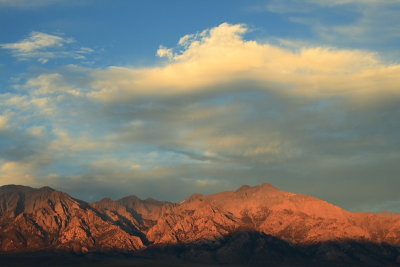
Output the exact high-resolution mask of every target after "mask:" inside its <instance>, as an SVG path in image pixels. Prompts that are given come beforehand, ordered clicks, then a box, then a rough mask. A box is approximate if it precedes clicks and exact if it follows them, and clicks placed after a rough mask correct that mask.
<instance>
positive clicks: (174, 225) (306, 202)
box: [0, 184, 400, 266]
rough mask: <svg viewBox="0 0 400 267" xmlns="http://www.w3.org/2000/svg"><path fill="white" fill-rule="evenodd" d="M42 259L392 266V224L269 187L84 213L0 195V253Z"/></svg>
mask: <svg viewBox="0 0 400 267" xmlns="http://www.w3.org/2000/svg"><path fill="white" fill-rule="evenodd" d="M177 248H178V249H177ZM44 250H46V251H75V252H85V253H86V252H93V251H142V252H143V253H150V252H151V251H153V252H154V251H156V253H158V254H160V253H161V254H162V253H164V252H165V251H167V252H168V251H169V252H168V253H173V254H175V255H178V254H179V255H181V256H180V257H187V258H188V259H192V260H193V259H194V260H196V261H206V262H210V261H211V262H218V263H224V262H225V263H226V262H228V263H229V261H230V262H231V263H232V261H233V262H241V263H246V262H247V263H246V264H248V263H249V260H250V258H251V259H253V260H255V262H257V259H258V260H260V259H263V260H268V262H274V261H276V262H277V264H278V263H279V264H283V263H284V262H285V259H286V258H287V257H286V258H285V255H291V257H290V258H291V259H292V260H293V259H299V260H300V261H301V260H302V261H305V260H307V259H320V262H323V261H328V262H329V261H332V260H334V261H336V262H348V263H352V264H353V263H354V264H358V263H360V264H366V263H368V264H369V263H374V264H375V265H377V266H379V265H380V264H381V263H385V265H388V266H390V265H391V264H393V266H395V265H396V264H399V265H400V214H392V213H383V214H373V213H361V212H357V213H351V212H349V211H346V210H343V209H341V208H340V207H337V206H335V205H332V204H330V203H327V202H325V201H322V200H319V199H316V198H313V197H309V196H306V195H301V194H294V193H288V192H284V191H281V190H279V189H277V188H275V187H273V186H271V185H269V184H263V185H260V186H254V187H250V186H242V187H241V188H239V189H238V190H236V191H228V192H222V193H218V194H214V195H209V196H203V195H199V194H195V195H192V196H191V197H189V198H188V199H186V200H185V201H182V202H180V203H179V204H178V203H170V202H162V201H157V200H154V199H146V200H141V199H139V198H137V197H135V196H129V197H125V198H123V199H120V200H117V201H114V200H111V199H107V198H106V199H103V200H101V201H99V202H95V203H86V202H84V201H81V200H78V199H74V198H72V197H71V196H69V195H68V194H66V193H63V192H59V191H55V190H53V189H51V188H49V187H43V188H39V189H34V188H30V187H25V186H17V185H7V186H2V187H0V251H2V252H24V251H44ZM149 251H150V252H149ZM171 251H172V252H171ZM150 255H152V254H150ZM354 255H355V256H354ZM153 256H154V255H153ZM237 257H239V258H240V259H236V258H237ZM234 259H236V260H234ZM286 260H287V259H286ZM289 263H290V262H289ZM289 263H288V264H289ZM289 265H290V264H289Z"/></svg>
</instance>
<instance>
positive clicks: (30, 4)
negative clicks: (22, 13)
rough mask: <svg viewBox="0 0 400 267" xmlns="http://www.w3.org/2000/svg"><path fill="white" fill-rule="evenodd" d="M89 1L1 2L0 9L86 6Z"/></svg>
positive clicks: (8, 0)
mask: <svg viewBox="0 0 400 267" xmlns="http://www.w3.org/2000/svg"><path fill="white" fill-rule="evenodd" d="M88 1H89V0H79V1H77V0H68V1H65V0H35V1H31V0H0V8H1V7H12V8H22V9H28V8H40V7H47V6H52V5H60V4H62V5H67V4H68V5H71V4H73V5H78V4H80V5H81V4H84V3H86V2H88Z"/></svg>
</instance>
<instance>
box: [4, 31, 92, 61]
mask: <svg viewBox="0 0 400 267" xmlns="http://www.w3.org/2000/svg"><path fill="white" fill-rule="evenodd" d="M73 42H75V41H74V39H72V38H64V37H61V36H58V35H52V34H47V33H42V32H32V33H31V34H30V35H29V37H28V38H26V39H24V40H22V41H19V42H16V43H6V44H1V45H0V47H2V48H3V49H8V50H10V51H11V53H12V55H13V56H15V57H17V58H18V59H20V60H28V59H37V60H38V61H39V62H41V63H46V62H47V61H49V60H50V59H54V58H74V59H84V58H85V54H87V53H91V52H93V50H92V49H90V48H87V47H81V48H79V49H72V50H70V49H69V48H68V49H67V48H66V46H68V45H69V44H71V43H73Z"/></svg>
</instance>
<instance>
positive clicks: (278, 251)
mask: <svg viewBox="0 0 400 267" xmlns="http://www.w3.org/2000/svg"><path fill="white" fill-rule="evenodd" d="M0 262H1V263H2V266H10V267H14V266H276V267H278V266H283V267H284V266H287V267H288V266H297V267H302V266H307V267H308V266H324V267H333V266H335V267H339V266H346V267H347V266H349V267H361V266H363V267H369V266H371V267H372V266H376V267H378V266H387V267H395V266H400V247H399V246H390V245H387V244H374V243H368V242H322V243H318V244H314V245H310V246H304V245H303V246H300V245H293V244H291V243H289V242H286V241H283V240H281V239H279V238H276V237H273V236H270V235H266V234H263V233H259V232H256V231H238V232H235V233H232V234H229V235H226V236H224V237H223V238H221V239H218V240H211V241H207V242H205V241H204V242H197V243H189V244H179V245H163V246H161V245H153V246H149V247H148V248H147V249H144V250H141V251H137V252H131V253H128V252H124V251H119V250H114V251H108V252H91V253H73V252H65V251H38V252H26V253H8V254H5V253H3V254H0Z"/></svg>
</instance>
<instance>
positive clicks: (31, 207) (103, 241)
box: [0, 186, 143, 252]
mask: <svg viewBox="0 0 400 267" xmlns="http://www.w3.org/2000/svg"><path fill="white" fill-rule="evenodd" d="M0 214H1V219H0V249H1V250H2V251H25V250H38V249H63V250H74V251H83V252H86V251H90V250H112V249H120V250H132V249H140V248H142V247H143V243H142V241H141V239H140V238H139V237H138V236H134V235H131V234H129V233H127V232H125V231H124V230H123V229H121V228H120V227H118V226H117V225H115V224H113V223H112V222H111V221H109V220H107V217H106V216H105V215H103V214H101V213H99V212H98V211H97V210H96V209H93V208H91V207H90V206H89V205H88V204H87V203H85V202H83V201H80V200H76V199H74V198H72V197H70V196H69V195H67V194H65V193H62V192H59V191H55V190H53V189H51V188H48V187H43V188H40V189H33V188H28V187H19V186H6V187H2V188H1V190H0Z"/></svg>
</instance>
